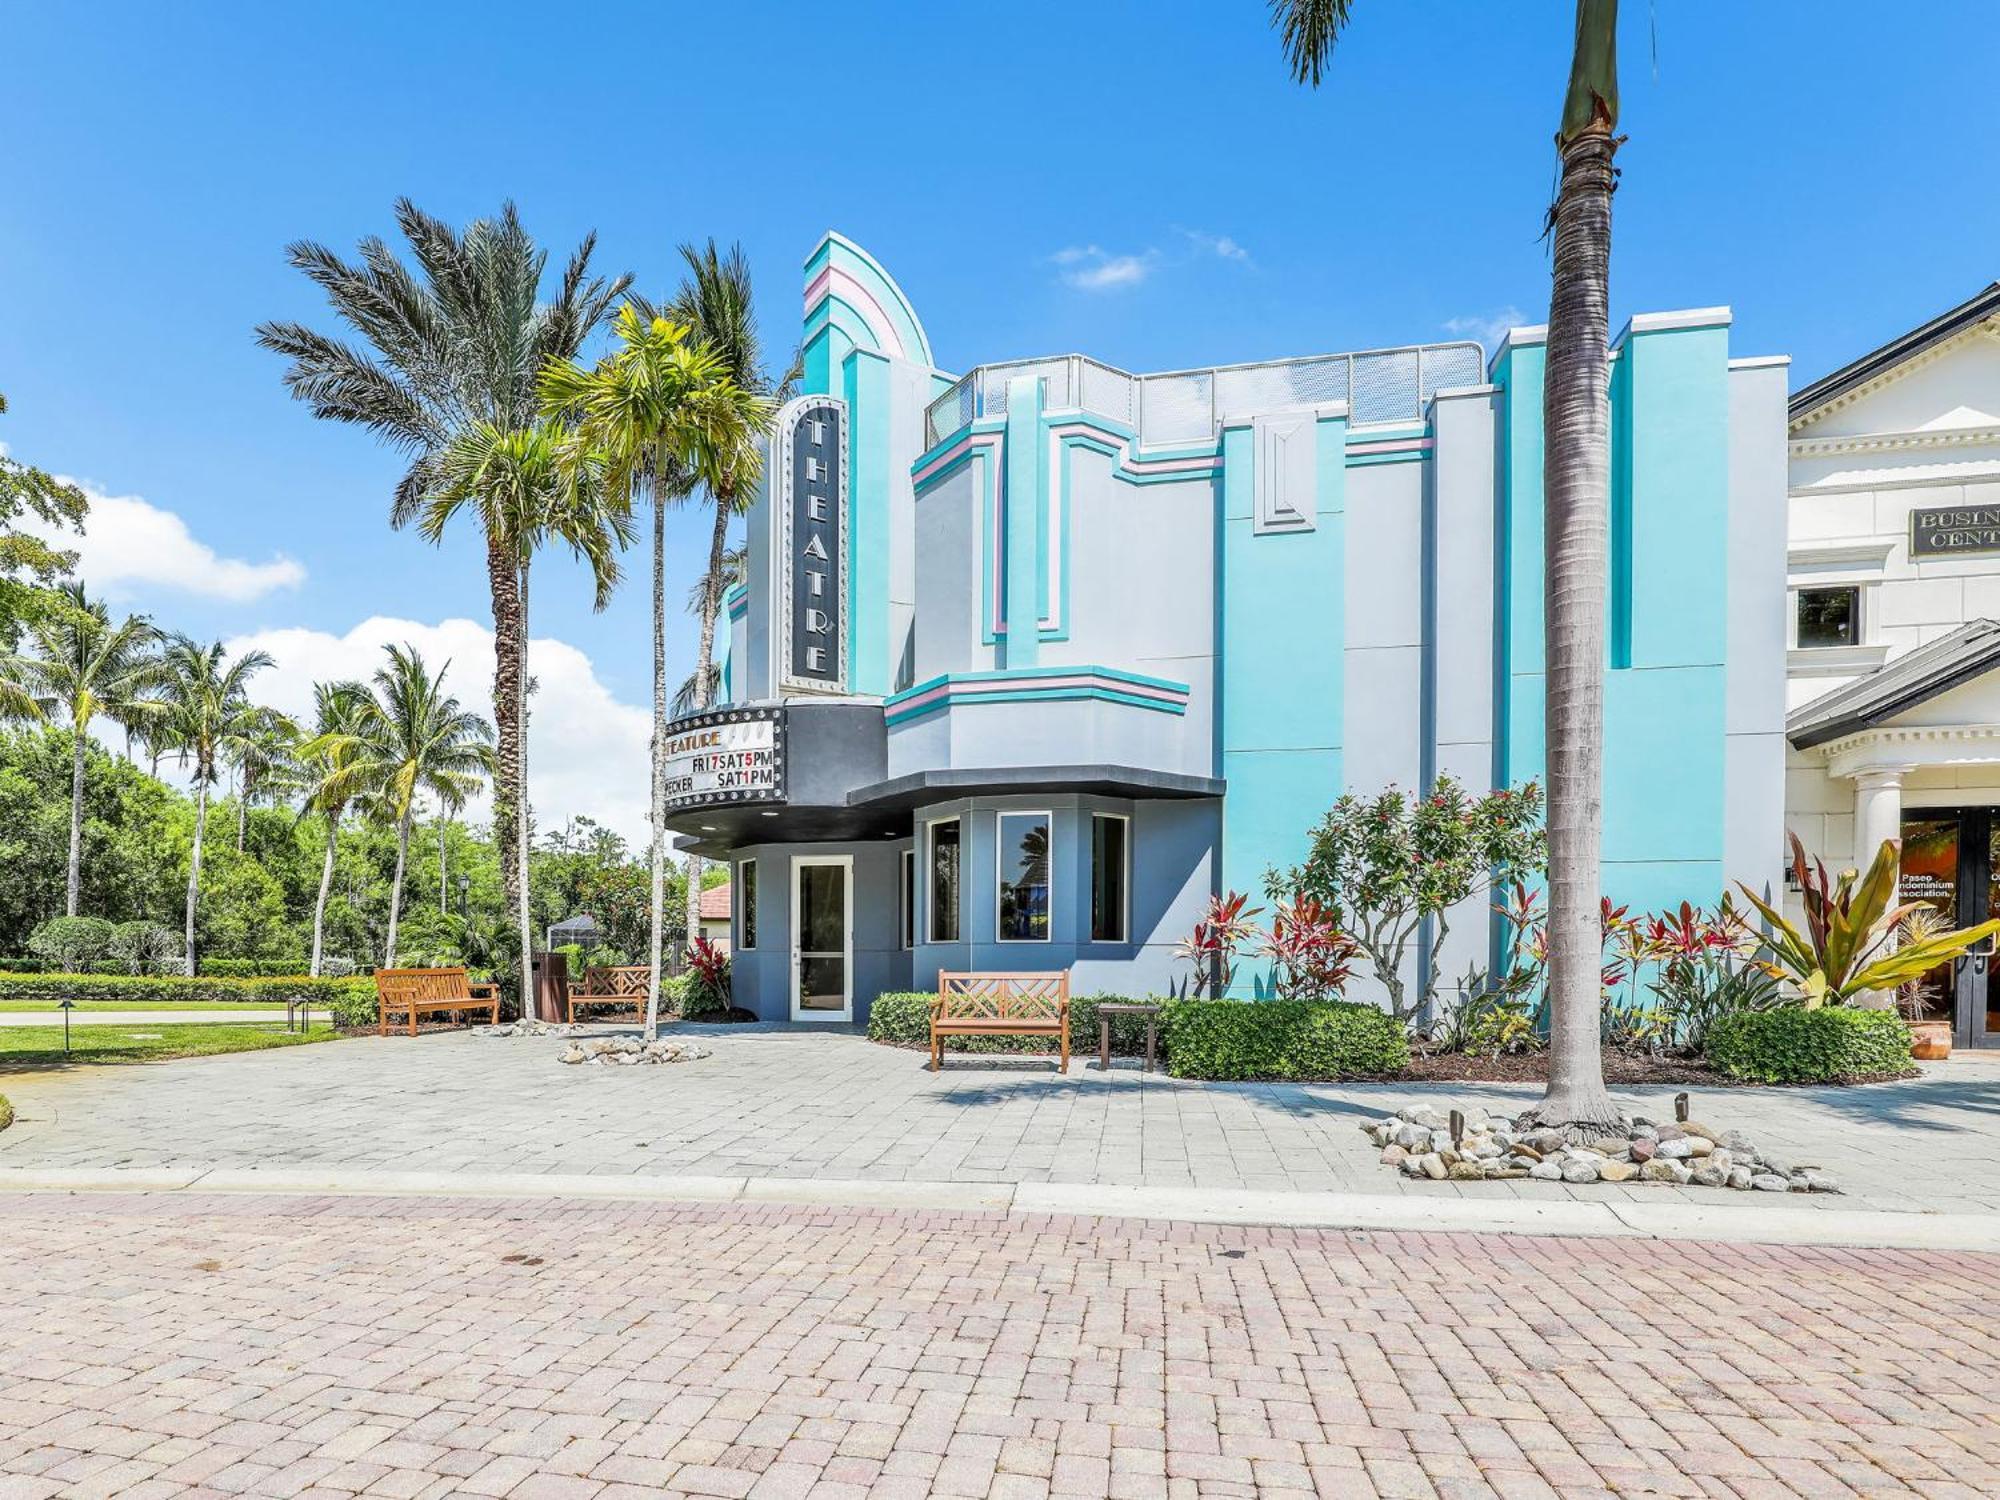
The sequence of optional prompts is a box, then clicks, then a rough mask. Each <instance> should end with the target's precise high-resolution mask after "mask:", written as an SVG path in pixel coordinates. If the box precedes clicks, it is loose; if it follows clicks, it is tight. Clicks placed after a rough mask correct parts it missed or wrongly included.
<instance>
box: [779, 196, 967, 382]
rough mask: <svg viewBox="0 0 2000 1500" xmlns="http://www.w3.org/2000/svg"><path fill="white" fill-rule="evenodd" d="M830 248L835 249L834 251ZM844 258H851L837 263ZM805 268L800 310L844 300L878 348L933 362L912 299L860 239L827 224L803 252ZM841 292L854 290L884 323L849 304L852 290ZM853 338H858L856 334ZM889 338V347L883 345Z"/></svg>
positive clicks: (933, 366)
mask: <svg viewBox="0 0 2000 1500" xmlns="http://www.w3.org/2000/svg"><path fill="white" fill-rule="evenodd" d="M835 251H839V252H841V253H840V254H838V255H836V254H835V253H834V252H835ZM849 258H851V259H852V261H853V262H855V264H853V265H842V264H840V262H841V261H843V260H847V259H849ZM805 272H806V288H807V294H806V306H805V315H806V317H807V318H808V319H810V318H811V317H812V315H813V313H814V312H815V311H816V310H817V309H818V308H819V307H820V305H821V304H822V303H824V302H826V301H828V300H829V299H832V300H839V301H845V302H846V303H847V305H848V307H849V308H850V310H851V311H853V312H854V313H855V315H856V316H857V317H860V318H861V319H862V320H863V322H864V327H865V331H866V333H867V334H868V338H869V342H871V343H873V344H875V345H877V347H878V350H879V352H880V353H883V354H889V355H894V356H897V357H899V358H902V359H907V360H911V361H914V362H915V363H918V364H921V365H923V366H925V367H926V368H927V369H936V368H937V361H936V358H935V357H934V356H933V355H932V353H931V341H930V335H929V334H927V333H926V332H925V331H924V323H923V319H921V318H919V317H918V316H917V310H916V307H915V305H914V304H913V303H911V301H910V299H909V297H908V296H907V295H905V293H904V291H903V289H902V287H901V286H899V285H897V283H896V278H895V277H893V276H891V275H890V274H889V273H888V271H887V270H886V269H885V268H884V267H883V265H882V262H881V261H879V260H877V259H876V258H875V257H874V256H872V255H870V254H869V253H868V252H867V251H866V250H864V249H863V248H862V247H861V246H860V245H857V244H856V243H855V242H854V241H853V240H851V239H849V238H848V237H847V236H846V235H844V234H842V233H840V231H838V230H836V229H829V230H828V231H827V232H826V233H825V234H824V235H822V236H821V237H820V241H819V243H818V244H817V245H815V246H813V249H812V253H811V254H810V255H808V256H807V257H806V258H805ZM842 292H849V293H858V294H860V296H861V297H862V298H864V299H865V300H866V301H868V302H870V303H872V304H874V306H875V307H876V308H877V309H878V310H879V311H880V312H881V314H882V315H883V319H884V320H885V322H886V323H887V324H888V326H887V327H886V328H878V327H877V326H876V325H875V320H874V319H872V318H869V317H868V316H867V313H866V310H865V309H864V308H860V307H856V306H854V298H853V297H852V296H846V297H841V296H838V295H837V294H839V293H842ZM843 321H844V320H843ZM846 331H847V332H848V334H849V336H850V337H852V336H853V334H854V332H855V330H852V329H849V330H846ZM856 342H857V343H860V342H861V340H860V339H856ZM891 342H893V344H894V345H895V347H884V345H887V344H889V343H891Z"/></svg>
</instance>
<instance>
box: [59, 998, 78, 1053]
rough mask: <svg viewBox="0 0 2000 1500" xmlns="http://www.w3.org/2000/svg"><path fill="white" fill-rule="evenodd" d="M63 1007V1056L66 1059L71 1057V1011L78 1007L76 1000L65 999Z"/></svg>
mask: <svg viewBox="0 0 2000 1500" xmlns="http://www.w3.org/2000/svg"><path fill="white" fill-rule="evenodd" d="M61 1009H62V1013H63V1058H64V1060H65V1061H66V1060H67V1059H68V1058H69V1013H70V1012H71V1011H73V1010H75V1009H76V1002H75V1001H74V1000H65V1001H63V1003H62V1007H61Z"/></svg>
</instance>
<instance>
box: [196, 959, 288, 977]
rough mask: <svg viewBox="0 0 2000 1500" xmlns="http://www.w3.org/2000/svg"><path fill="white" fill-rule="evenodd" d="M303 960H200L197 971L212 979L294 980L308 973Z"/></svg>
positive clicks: (198, 960) (197, 960)
mask: <svg viewBox="0 0 2000 1500" xmlns="http://www.w3.org/2000/svg"><path fill="white" fill-rule="evenodd" d="M306 967H307V964H306V960H305V959H303V958H198V959H196V960H195V969H196V971H197V972H198V973H200V974H201V975H202V976H203V977H204V978H210V979H294V978H297V977H298V976H299V975H301V974H303V973H305V971H306Z"/></svg>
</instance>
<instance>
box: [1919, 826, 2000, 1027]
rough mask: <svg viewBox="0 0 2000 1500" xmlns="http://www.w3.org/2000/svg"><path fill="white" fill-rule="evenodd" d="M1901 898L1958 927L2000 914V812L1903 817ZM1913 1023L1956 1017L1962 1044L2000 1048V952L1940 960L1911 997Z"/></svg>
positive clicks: (1982, 950) (1984, 949)
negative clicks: (1946, 961) (1922, 905)
mask: <svg viewBox="0 0 2000 1500" xmlns="http://www.w3.org/2000/svg"><path fill="white" fill-rule="evenodd" d="M1900 895H1901V898H1902V899H1903V900H1904V901H1924V902H1927V903H1929V904H1930V905H1931V906H1933V907H1935V908H1936V910H1937V913H1938V915H1939V916H1940V917H1941V918H1943V919H1944V920H1945V921H1947V922H1949V923H1950V924H1952V925H1953V926H1956V927H1969V926H1971V925H1973V924H1974V923H1976V922H1984V921H1986V920H1988V919H1989V918H1990V917H1993V916H1995V915H2000V817H1996V816H1995V809H1993V808H1990V807H1936V808H1922V809H1917V810H1914V811H1911V812H1908V813H1905V814H1904V815H1903V862H1902V871H1901V881H1900ZM1904 1010H1905V1014H1906V1015H1908V1016H1909V1018H1910V1019H1911V1020H1913V1021H1916V1020H1924V1021H1947V1020H1948V1021H1950V1022H1951V1023H1952V1039H1953V1041H1954V1043H1955V1044H1956V1045H1958V1046H1961V1047H1990V1046H1996V1045H2000V956H1996V955H1995V954H1994V952H1993V944H1992V943H1991V942H1990V941H1989V942H1985V943H1982V944H1980V946H1979V950H1978V951H1976V952H1973V953H1968V954H1967V955H1965V957H1963V958H1961V959H1958V960H1957V961H1956V962H1954V963H1952V964H1949V965H1942V964H1941V965H1939V966H1938V968H1936V969H1934V970H1933V971H1932V972H1931V973H1929V974H1927V975H1925V976H1924V978H1923V979H1922V980H1920V981H1918V984H1917V986H1916V993H1915V994H1914V995H1913V996H1909V997H1906V1003H1905V1007H1904Z"/></svg>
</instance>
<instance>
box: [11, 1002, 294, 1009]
mask: <svg viewBox="0 0 2000 1500" xmlns="http://www.w3.org/2000/svg"><path fill="white" fill-rule="evenodd" d="M61 1004H62V1002H61V1001H60V1000H0V1011H21V1010H56V1009H58V1008H59V1007H60V1006H61ZM76 1008H77V1009H78V1010H80V1011H83V1010H201V1011H217V1010H283V1009H284V1008H285V1002H284V1001H282V1000H79V1001H77V1002H76Z"/></svg>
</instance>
